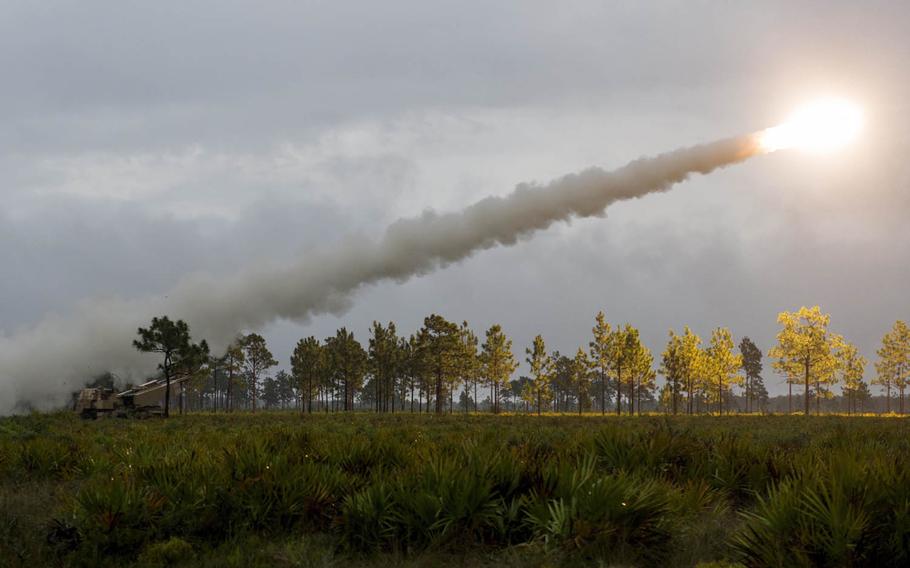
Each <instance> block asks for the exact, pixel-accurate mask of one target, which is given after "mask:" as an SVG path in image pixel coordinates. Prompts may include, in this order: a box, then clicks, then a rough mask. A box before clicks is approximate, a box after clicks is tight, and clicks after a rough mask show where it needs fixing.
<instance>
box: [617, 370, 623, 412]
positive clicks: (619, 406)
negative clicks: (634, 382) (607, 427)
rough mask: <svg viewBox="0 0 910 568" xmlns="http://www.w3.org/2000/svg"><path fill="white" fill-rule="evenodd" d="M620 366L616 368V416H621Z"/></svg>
mask: <svg viewBox="0 0 910 568" xmlns="http://www.w3.org/2000/svg"><path fill="white" fill-rule="evenodd" d="M621 405H622V366H620V365H617V366H616V416H620V415H622V406H621Z"/></svg>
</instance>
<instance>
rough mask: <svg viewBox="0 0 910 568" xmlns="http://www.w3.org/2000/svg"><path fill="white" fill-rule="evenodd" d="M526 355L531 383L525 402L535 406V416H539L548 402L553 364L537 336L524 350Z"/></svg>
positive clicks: (540, 338) (541, 340)
mask: <svg viewBox="0 0 910 568" xmlns="http://www.w3.org/2000/svg"><path fill="white" fill-rule="evenodd" d="M525 353H526V354H527V355H528V357H527V359H526V361H527V362H528V366H529V367H530V373H531V383H530V384H529V385H528V390H527V392H526V393H525V395H524V397H525V400H528V402H531V403H535V402H536V404H537V415H538V416H540V413H541V410H542V408H543V405H544V404H545V403H548V402H549V401H550V388H549V387H550V374H551V373H552V367H553V362H552V360H551V359H550V355H549V354H548V353H547V346H546V344H545V343H544V341H543V337H541V336H540V335H538V336H537V337H535V338H534V342H533V343H532V344H531V347H530V348H528V349H526V350H525Z"/></svg>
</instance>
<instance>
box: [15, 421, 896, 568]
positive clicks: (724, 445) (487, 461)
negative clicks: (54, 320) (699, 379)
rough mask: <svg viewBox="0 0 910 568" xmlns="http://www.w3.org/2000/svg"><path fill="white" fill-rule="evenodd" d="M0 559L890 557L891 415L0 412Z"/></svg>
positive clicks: (452, 561)
mask: <svg viewBox="0 0 910 568" xmlns="http://www.w3.org/2000/svg"><path fill="white" fill-rule="evenodd" d="M0 563H2V564H3V566H29V567H32V568H33V567H37V566H123V565H136V566H238V567H239V566H278V567H283V566H352V565H353V566H380V565H382V566H440V565H443V566H461V565H488V566H494V565H506V566H559V565H572V566H576V565H594V566H598V565H624V566H649V565H660V566H694V565H698V564H700V563H704V564H710V563H715V564H713V565H715V566H723V565H726V564H728V563H742V564H744V565H754V566H768V565H770V566H800V565H806V566H810V565H825V566H847V565H852V566H906V565H908V563H910V421H907V420H901V419H896V418H870V417H862V418H857V417H853V418H849V417H841V416H827V417H825V416H823V417H810V418H804V417H789V416H769V417H759V416H755V417H744V416H739V417H734V416H731V417H708V416H702V417H691V418H684V417H680V418H672V419H671V418H666V417H662V416H653V417H640V418H615V417H607V418H601V417H595V416H584V417H578V416H544V417H536V416H479V415H478V416H470V417H466V416H463V415H462V416H459V415H455V416H444V417H434V416H413V415H405V414H401V415H383V416H377V415H370V414H349V415H340V414H339V415H316V416H311V417H310V416H306V417H301V416H300V415H297V414H291V413H287V414H282V413H260V414H258V415H252V414H235V415H230V416H226V415H204V414H199V415H189V416H184V417H176V418H172V419H170V420H168V421H164V420H145V421H130V420H117V419H109V420H100V421H95V422H86V421H80V420H79V419H77V418H75V417H73V416H70V415H68V414H55V415H32V416H27V417H12V418H4V419H0Z"/></svg>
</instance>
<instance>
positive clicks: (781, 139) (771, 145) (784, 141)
mask: <svg viewBox="0 0 910 568" xmlns="http://www.w3.org/2000/svg"><path fill="white" fill-rule="evenodd" d="M862 126H863V112H862V110H861V109H860V108H859V107H858V106H856V105H855V104H853V103H851V102H849V101H846V100H843V99H825V100H821V101H816V102H814V103H812V104H809V105H806V106H804V107H802V108H800V109H799V110H797V111H796V112H794V113H793V114H792V115H791V116H790V119H789V120H787V122H785V123H783V124H780V125H778V126H774V127H772V128H769V129H767V130H763V131H762V132H760V133H759V144H760V145H761V148H762V150H764V151H765V152H774V151H775V150H784V149H786V148H800V149H803V150H809V151H814V152H824V151H829V150H834V149H837V148H840V147H841V146H844V145H846V144H847V143H849V142H850V141H851V140H853V139H854V138H855V137H856V135H857V134H858V133H859V131H860V129H861V128H862Z"/></svg>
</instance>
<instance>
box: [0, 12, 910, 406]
mask: <svg viewBox="0 0 910 568" xmlns="http://www.w3.org/2000/svg"><path fill="white" fill-rule="evenodd" d="M647 4H652V6H654V7H651V8H649V7H647V6H646V5H647ZM794 4H795V3H793V2H780V3H772V2H761V3H757V2H755V3H731V2H719V1H718V2H703V1H691V0H690V1H684V2H683V1H679V2H655V3H643V2H631V1H630V2H610V3H604V2H563V3H558V4H554V3H550V2H540V3H538V2H527V1H522V2H485V3H476V4H472V3H466V2H463V1H461V2H418V1H415V2H393V1H389V2H382V3H366V2H363V3H348V2H340V1H332V2H328V1H326V2H302V1H288V2H278V1H275V2H267V3H261V2H236V1H224V0H219V1H211V2H194V1H189V0H184V1H182V2H141V3H140V2H128V1H113V0H109V1H98V2H84V1H82V2H77V1H72V2H24V1H23V2H11V1H3V0H0V8H2V9H0V81H2V88H0V125H2V127H0V192H2V193H0V195H2V197H3V206H2V209H0V266H2V267H3V269H2V275H3V276H2V278H0V330H2V332H3V333H5V334H7V335H12V334H14V333H15V332H16V331H17V330H21V329H27V328H29V327H30V326H32V325H34V324H36V323H37V322H39V321H40V320H42V319H43V318H44V317H46V316H48V315H49V314H54V313H57V314H66V313H67V311H68V310H69V309H71V308H72V306H73V305H74V304H75V303H76V302H77V301H79V300H83V299H89V298H106V297H112V296H116V297H121V298H139V297H145V296H149V295H156V294H166V293H167V291H168V290H169V289H170V288H171V287H172V286H173V285H174V284H175V283H176V282H177V281H178V280H179V279H180V278H181V277H182V276H185V275H187V274H188V273H191V272H199V271H202V272H209V273H214V274H219V275H220V274H225V275H227V274H231V273H232V271H235V270H237V269H238V268H239V267H242V266H245V265H247V264H249V263H254V262H259V261H261V260H262V259H272V260H281V259H290V258H294V257H296V256H298V255H305V254H307V251H308V250H313V249H316V248H324V247H326V246H328V245H330V244H331V243H334V242H337V241H338V240H339V239H342V238H344V237H345V236H346V235H349V234H351V233H355V234H361V235H366V236H369V237H375V236H377V235H379V234H380V233H381V231H382V230H383V228H384V227H385V226H386V225H387V224H388V223H390V222H392V221H394V220H395V219H397V218H399V217H402V216H410V215H414V214H419V213H420V212H422V211H423V210H425V209H428V208H432V209H436V210H439V211H451V210H456V209H460V208H461V207H463V206H465V205H468V204H470V203H472V202H474V201H476V200H477V199H480V198H482V197H485V196H487V195H503V194H506V193H508V192H510V191H511V190H512V189H513V188H514V186H515V185H516V184H518V183H521V182H527V181H538V182H545V181H548V180H549V179H551V178H554V177H558V176H561V175H563V174H565V173H569V172H573V171H577V170H580V169H583V168H586V167H589V166H601V167H605V168H612V167H616V166H620V165H622V164H624V163H625V162H627V161H628V160H630V159H633V158H636V157H639V156H642V155H649V154H655V153H658V152H662V151H665V150H671V149H673V148H676V147H678V146H685V145H690V144H694V143H698V142H704V141H710V140H713V139H716V138H723V137H727V136H730V135H736V134H741V133H745V132H751V131H754V130H758V129H760V128H763V127H766V126H770V125H772V124H774V123H775V122H778V121H780V120H782V119H784V118H785V117H786V115H787V114H788V113H789V112H790V110H791V109H792V108H793V107H794V106H797V105H798V104H799V103H801V102H802V101H805V100H807V99H811V98H813V97H817V96H824V95H839V96H844V97H848V98H850V99H853V100H855V101H857V102H858V103H860V104H862V105H863V106H864V108H865V112H866V127H865V130H864V131H863V134H862V137H861V139H860V140H859V141H858V142H857V143H856V144H854V145H852V146H851V147H849V148H848V149H846V150H841V151H839V152H837V153H835V154H827V155H806V154H802V153H798V152H782V153H777V154H773V155H769V156H763V157H759V158H756V159H753V160H751V161H749V162H747V163H745V164H742V165H739V166H736V167H734V168H731V169H727V170H723V171H721V172H719V173H715V174H712V175H711V176H707V177H699V178H695V179H693V180H691V181H689V182H687V183H685V184H683V185H680V186H679V187H677V188H676V189H675V190H674V191H672V192H670V193H667V194H657V195H651V196H648V197H645V198H643V199H640V200H638V201H635V202H625V203H621V204H619V205H616V206H613V207H611V208H610V209H609V211H608V216H607V218H605V219H588V220H582V221H577V222H575V223H573V224H572V225H559V226H557V227H556V228H554V229H551V230H549V231H547V232H546V233H544V234H540V235H537V236H535V237H534V238H533V239H530V240H527V241H524V242H521V243H519V244H518V245H516V246H513V247H510V248H499V249H494V250H492V251H487V252H484V253H481V254H480V255H478V256H475V257H473V258H471V259H469V260H468V261H466V262H464V263H461V264H459V265H456V266H451V267H448V268H446V269H445V270H442V271H439V272H437V273H435V274H431V275H428V276H424V277H421V278H418V279H415V280H411V281H409V282H407V283H404V284H396V283H385V284H381V285H377V286H374V287H370V288H368V289H365V290H363V291H361V292H360V293H358V294H357V296H356V297H355V302H354V305H353V307H352V309H351V310H350V311H348V312H347V313H346V314H344V315H342V316H340V317H336V316H320V317H318V318H315V319H313V320H311V321H309V322H303V323H301V322H287V321H285V322H276V323H275V324H274V325H272V326H270V327H268V328H266V329H265V330H263V331H264V332H265V335H266V337H267V339H268V340H269V343H270V345H271V346H272V347H273V351H274V352H275V354H276V356H277V357H278V359H279V360H280V361H281V362H282V364H283V365H284V366H287V358H288V356H289V354H290V351H291V349H292V348H293V345H294V343H295V342H296V341H297V339H299V338H300V337H302V336H305V335H311V334H313V335H316V336H317V337H325V336H327V335H330V334H332V333H333V332H334V330H335V329H336V328H337V327H339V326H342V325H346V326H348V327H349V328H352V329H353V330H354V331H355V333H356V334H357V336H358V338H359V339H361V340H362V341H365V340H366V332H367V328H368V326H369V324H370V322H372V321H373V320H374V319H376V320H384V321H387V320H395V321H396V322H397V323H398V325H399V329H400V330H402V331H405V332H411V331H413V330H414V329H416V328H417V327H418V326H419V325H420V323H421V321H422V318H423V317H424V316H426V315H427V314H429V313H431V312H437V313H441V314H443V315H444V316H446V317H448V318H449V319H452V320H457V321H461V320H463V319H467V320H468V321H469V322H470V323H471V324H472V326H473V327H474V328H475V330H476V331H477V332H478V333H482V331H483V330H484V329H486V327H488V326H489V325H490V324H492V323H501V324H502V325H503V326H504V328H505V330H506V332H507V333H508V334H510V335H511V336H512V337H513V338H514V340H515V347H516V352H521V353H522V355H521V358H522V359H523V358H524V356H523V351H524V348H525V346H527V345H528V344H529V343H530V340H531V338H532V337H533V336H534V335H536V334H537V333H541V334H543V336H544V338H545V339H546V340H547V343H548V346H550V347H551V348H557V349H560V350H562V351H564V352H569V353H574V351H575V349H576V348H577V347H578V346H579V345H582V344H585V345H586V344H587V342H588V340H589V335H590V328H591V326H592V324H593V317H594V314H595V313H596V312H597V311H598V310H604V312H605V313H606V314H607V317H608V319H609V320H610V321H612V322H626V321H628V322H631V323H633V324H634V325H636V326H637V327H639V328H640V329H641V332H642V335H643V338H644V339H645V341H646V342H647V344H648V345H649V346H650V347H651V348H652V350H654V351H655V352H657V353H656V354H659V352H660V350H662V348H663V344H664V342H665V338H666V334H667V330H668V329H669V328H676V329H679V328H680V327H681V326H682V325H684V324H689V325H690V326H691V327H693V328H694V329H695V330H696V331H697V332H698V333H700V334H701V335H702V336H703V337H706V336H710V330H711V329H712V328H713V327H716V326H727V327H730V328H731V330H732V331H733V333H734V335H735V337H736V338H737V340H738V339H739V338H740V337H742V336H743V335H748V336H750V337H752V338H753V340H755V342H756V343H757V344H758V345H759V346H760V347H761V348H762V349H763V350H767V348H768V347H769V346H770V345H771V344H772V343H773V339H774V334H775V332H776V322H775V319H776V315H777V313H778V312H779V311H781V310H791V309H795V308H798V307H799V306H801V305H815V304H820V305H821V307H822V308H823V310H824V311H826V312H829V313H830V314H831V316H832V328H833V329H834V330H836V331H838V332H840V333H842V334H844V335H845V336H846V337H847V338H848V339H849V340H852V341H853V342H855V343H857V344H858V345H859V346H860V348H861V349H862V350H863V352H864V354H865V355H866V356H867V357H869V358H870V359H874V350H875V348H876V346H877V344H878V343H879V341H880V338H881V335H882V334H883V333H884V332H885V331H886V330H887V329H888V328H889V327H890V326H891V325H892V323H893V322H894V320H895V319H898V318H902V319H906V318H908V317H910V313H908V312H910V309H908V308H910V293H908V289H910V287H908V282H910V262H908V260H910V258H908V256H910V255H908V250H910V249H908V245H910V236H908V235H910V231H908V218H910V191H908V190H910V165H908V164H910V162H908V160H907V156H908V155H910V134H908V129H907V125H908V117H910V102H908V101H910V36H908V35H907V23H908V22H910V4H908V3H905V2H883V3H875V2H864V3H858V2H842V3H836V2H800V3H799V5H798V6H794ZM557 6H558V7H557ZM170 315H172V316H173V317H180V314H170ZM139 323H142V322H139ZM131 339H132V338H124V345H123V348H124V349H131V347H130V344H129V342H130V340H131ZM524 368H526V366H523V367H522V369H520V371H521V370H523V369H524ZM765 376H766V377H767V378H768V380H766V382H767V383H768V384H769V386H770V387H771V390H772V392H782V389H781V388H780V387H779V386H777V385H778V384H779V379H778V378H777V377H776V376H774V375H773V373H772V372H771V371H770V369H767V370H766V373H765ZM869 376H871V373H870V374H869Z"/></svg>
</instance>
